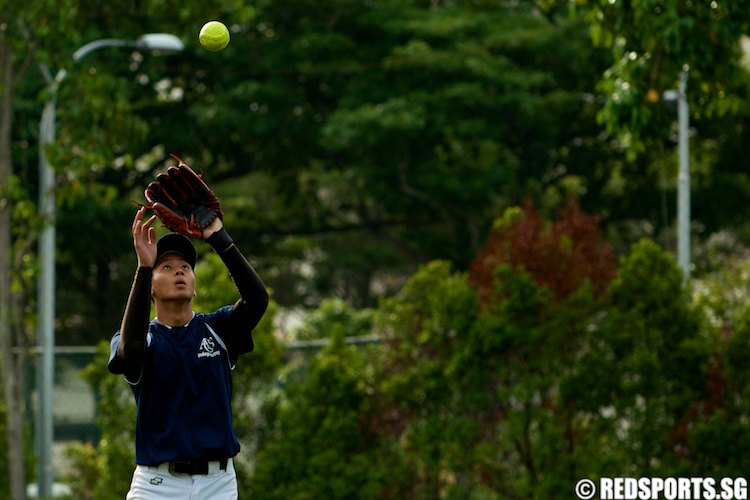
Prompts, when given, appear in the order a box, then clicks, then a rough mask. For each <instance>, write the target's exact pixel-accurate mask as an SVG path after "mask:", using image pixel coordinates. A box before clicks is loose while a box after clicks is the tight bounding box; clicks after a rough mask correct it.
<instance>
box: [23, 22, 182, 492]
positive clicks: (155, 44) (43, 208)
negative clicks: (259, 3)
mask: <svg viewBox="0 0 750 500" xmlns="http://www.w3.org/2000/svg"><path fill="white" fill-rule="evenodd" d="M104 47H131V48H137V49H144V50H169V51H181V50H183V49H184V47H185V46H184V44H183V43H182V41H180V39H179V38H177V37H176V36H174V35H170V34H167V33H149V34H146V35H143V36H141V37H140V38H138V39H137V40H120V39H116V38H105V39H101V40H95V41H93V42H90V43H87V44H86V45H83V46H82V47H81V48H79V49H78V50H76V51H75V52H74V53H73V63H76V62H78V61H80V60H81V59H82V58H84V57H85V56H86V55H88V54H90V53H91V52H93V51H95V50H98V49H101V48H104ZM41 70H42V74H43V75H44V77H45V79H46V81H47V96H46V101H45V104H44V110H43V111H42V118H41V122H40V124H39V213H40V215H41V217H42V220H43V221H45V224H44V228H43V229H42V232H41V234H40V237H39V268H40V269H39V278H38V283H37V285H38V315H39V319H38V321H39V323H38V342H39V348H40V349H39V350H40V353H41V362H40V363H39V365H38V372H37V373H38V377H37V391H38V397H39V411H38V417H37V424H36V425H37V427H36V429H37V443H38V453H39V474H38V477H39V480H38V496H39V497H40V498H49V497H51V494H52V483H53V475H54V471H53V465H52V442H53V411H52V410H53V408H52V406H53V405H52V388H53V384H54V348H55V327H54V322H55V212H56V208H55V172H54V169H53V168H52V166H51V165H50V163H49V160H48V158H47V154H46V148H47V146H48V145H49V144H51V143H53V142H54V141H55V120H56V114H57V90H58V88H59V86H60V83H61V82H62V81H63V80H64V79H65V76H66V74H67V73H66V70H65V68H63V69H61V70H60V71H58V72H57V75H55V77H54V78H53V77H52V76H51V74H50V72H49V69H48V68H47V67H46V66H42V67H41Z"/></svg>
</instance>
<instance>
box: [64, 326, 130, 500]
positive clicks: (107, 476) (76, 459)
mask: <svg viewBox="0 0 750 500" xmlns="http://www.w3.org/2000/svg"><path fill="white" fill-rule="evenodd" d="M113 333H114V332H113ZM108 359H109V342H108V341H102V342H100V343H99V345H98V347H97V356H96V359H95V360H94V361H93V362H92V363H91V364H90V365H89V366H87V367H86V368H85V369H84V370H83V372H82V376H83V378H84V380H86V381H87V382H88V383H89V384H91V385H92V387H93V388H94V390H95V393H96V395H97V402H96V415H97V417H96V424H97V426H98V428H99V430H100V432H101V435H100V438H99V442H98V443H95V444H92V443H81V444H74V445H71V446H70V447H69V448H68V449H67V454H68V457H69V458H70V460H71V462H72V466H71V473H70V475H69V476H67V477H65V478H64V480H65V481H66V482H68V483H69V484H70V486H71V487H72V488H73V493H74V497H75V498H91V499H94V498H106V497H109V496H111V495H112V493H113V492H126V491H128V488H129V487H130V479H131V477H132V475H133V468H134V464H135V446H134V439H135V413H136V412H135V410H136V408H135V402H134V401H133V394H132V392H131V391H130V386H129V385H128V384H127V383H126V382H125V380H124V379H123V378H122V376H113V375H112V374H110V373H109V371H107V360H108Z"/></svg>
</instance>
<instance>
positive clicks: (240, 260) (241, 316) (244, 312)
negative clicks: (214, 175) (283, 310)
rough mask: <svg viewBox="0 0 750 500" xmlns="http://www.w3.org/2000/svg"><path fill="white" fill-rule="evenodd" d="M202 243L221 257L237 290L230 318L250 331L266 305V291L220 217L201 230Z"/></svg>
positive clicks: (264, 310)
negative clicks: (237, 295)
mask: <svg viewBox="0 0 750 500" xmlns="http://www.w3.org/2000/svg"><path fill="white" fill-rule="evenodd" d="M203 234H204V238H205V240H206V242H207V243H208V244H209V245H211V248H213V249H214V251H215V252H216V253H217V254H218V255H219V257H221V260H222V261H223V262H224V265H226V266H227V269H228V270H229V274H230V275H231V276H232V280H234V284H235V286H236V287H237V290H238V291H239V292H240V297H241V298H240V300H238V301H237V302H236V303H235V304H234V309H233V312H232V315H233V318H232V321H233V322H234V323H235V324H236V325H237V326H243V327H245V328H247V329H248V330H252V329H253V328H255V326H256V325H257V324H258V322H259V321H260V319H261V318H262V317H263V314H264V313H265V312H266V308H267V307H268V291H267V290H266V286H265V285H264V284H263V280H261V279H260V276H258V273H257V272H256V271H255V269H253V266H251V265H250V263H249V262H248V261H247V259H246V258H245V256H244V255H243V254H242V252H240V249H239V248H237V245H235V244H234V241H233V240H232V238H231V237H230V236H229V233H227V231H226V228H225V227H224V224H223V223H222V221H221V219H216V220H214V222H213V223H212V224H211V225H210V226H209V227H207V228H206V230H205V231H204V233H203Z"/></svg>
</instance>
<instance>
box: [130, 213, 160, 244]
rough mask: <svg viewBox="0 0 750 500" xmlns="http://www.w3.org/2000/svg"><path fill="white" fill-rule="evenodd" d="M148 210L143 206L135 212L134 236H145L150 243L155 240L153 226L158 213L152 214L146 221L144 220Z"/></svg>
mask: <svg viewBox="0 0 750 500" xmlns="http://www.w3.org/2000/svg"><path fill="white" fill-rule="evenodd" d="M147 211H148V208H147V207H141V208H140V209H139V210H138V212H136V214H135V218H134V219H133V227H132V229H133V237H135V238H138V237H139V236H143V237H144V238H145V239H146V241H148V242H149V243H151V242H153V235H154V228H153V227H152V225H153V223H154V221H155V220H156V214H154V215H152V216H151V217H150V218H149V219H147V220H146V222H143V217H144V216H145V214H146V212H147Z"/></svg>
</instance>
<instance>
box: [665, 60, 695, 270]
mask: <svg viewBox="0 0 750 500" xmlns="http://www.w3.org/2000/svg"><path fill="white" fill-rule="evenodd" d="M687 80H688V74H687V68H685V69H683V70H682V71H681V72H680V81H679V84H678V87H677V90H676V91H675V90H668V91H666V92H664V100H665V101H667V102H670V103H675V102H676V104H677V126H678V144H677V150H678V156H679V160H678V161H679V172H678V174H677V264H678V265H679V266H680V269H682V272H683V277H684V279H685V281H687V280H688V279H689V278H690V163H689V148H688V144H689V142H688V133H689V129H688V126H689V121H690V109H689V107H688V102H687Z"/></svg>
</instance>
